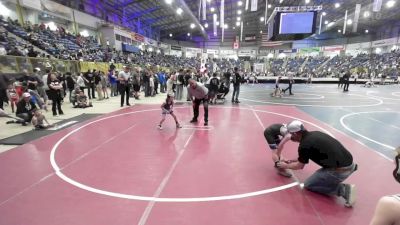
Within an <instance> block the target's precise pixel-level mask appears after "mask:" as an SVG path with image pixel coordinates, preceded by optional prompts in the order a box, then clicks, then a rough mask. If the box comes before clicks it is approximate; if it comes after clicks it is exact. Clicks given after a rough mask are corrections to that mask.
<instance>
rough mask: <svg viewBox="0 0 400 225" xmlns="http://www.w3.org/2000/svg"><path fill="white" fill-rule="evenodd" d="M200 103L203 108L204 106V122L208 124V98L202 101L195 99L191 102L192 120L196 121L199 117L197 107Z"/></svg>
mask: <svg viewBox="0 0 400 225" xmlns="http://www.w3.org/2000/svg"><path fill="white" fill-rule="evenodd" d="M202 102H203V106H204V122H208V98H202V99H197V98H195V99H194V101H193V112H194V116H193V119H194V120H197V117H199V107H200V104H201V103H202Z"/></svg>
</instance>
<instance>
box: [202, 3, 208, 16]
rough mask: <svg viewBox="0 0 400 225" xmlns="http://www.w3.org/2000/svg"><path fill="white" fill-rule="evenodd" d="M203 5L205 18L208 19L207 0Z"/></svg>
mask: <svg viewBox="0 0 400 225" xmlns="http://www.w3.org/2000/svg"><path fill="white" fill-rule="evenodd" d="M202 7H203V20H206V19H207V17H206V14H207V0H203V4H202Z"/></svg>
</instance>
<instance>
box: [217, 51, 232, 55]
mask: <svg viewBox="0 0 400 225" xmlns="http://www.w3.org/2000/svg"><path fill="white" fill-rule="evenodd" d="M219 54H220V55H236V51H235V50H220V51H219Z"/></svg>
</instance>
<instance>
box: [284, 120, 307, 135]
mask: <svg viewBox="0 0 400 225" xmlns="http://www.w3.org/2000/svg"><path fill="white" fill-rule="evenodd" d="M287 130H288V132H289V133H296V132H299V131H302V130H304V125H303V123H302V122H301V121H298V120H293V121H292V122H290V123H289V124H288V125H287Z"/></svg>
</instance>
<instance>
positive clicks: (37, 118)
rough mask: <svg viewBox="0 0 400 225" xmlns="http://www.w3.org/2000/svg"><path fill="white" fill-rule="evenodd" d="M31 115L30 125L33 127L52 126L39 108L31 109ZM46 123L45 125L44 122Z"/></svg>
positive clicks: (44, 127)
mask: <svg viewBox="0 0 400 225" xmlns="http://www.w3.org/2000/svg"><path fill="white" fill-rule="evenodd" d="M32 112H33V117H32V125H33V126H34V127H35V129H36V130H42V129H47V128H49V127H52V125H51V124H50V123H49V121H47V119H46V117H45V116H44V115H43V114H42V112H41V111H40V110H39V109H36V108H35V109H33V110H32ZM44 122H46V123H47V125H45V124H44Z"/></svg>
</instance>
